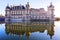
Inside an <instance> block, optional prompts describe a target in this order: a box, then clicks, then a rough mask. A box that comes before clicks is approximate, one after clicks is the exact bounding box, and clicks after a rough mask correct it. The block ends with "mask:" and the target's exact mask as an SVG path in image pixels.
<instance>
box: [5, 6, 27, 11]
mask: <svg viewBox="0 0 60 40" xmlns="http://www.w3.org/2000/svg"><path fill="white" fill-rule="evenodd" d="M6 9H10V10H21V9H23V10H25V9H26V8H25V7H24V6H13V7H9V6H7V7H6Z"/></svg>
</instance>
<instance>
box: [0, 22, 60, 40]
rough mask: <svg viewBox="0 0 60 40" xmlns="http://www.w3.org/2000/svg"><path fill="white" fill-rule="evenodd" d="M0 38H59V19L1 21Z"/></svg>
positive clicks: (39, 39) (19, 39) (23, 39)
mask: <svg viewBox="0 0 60 40" xmlns="http://www.w3.org/2000/svg"><path fill="white" fill-rule="evenodd" d="M0 40H60V21H56V22H24V23H9V24H8V23H2V24H0Z"/></svg>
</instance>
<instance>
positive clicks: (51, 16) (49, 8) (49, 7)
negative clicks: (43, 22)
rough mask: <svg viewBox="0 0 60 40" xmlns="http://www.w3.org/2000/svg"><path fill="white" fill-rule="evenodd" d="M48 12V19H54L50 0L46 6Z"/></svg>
mask: <svg viewBox="0 0 60 40" xmlns="http://www.w3.org/2000/svg"><path fill="white" fill-rule="evenodd" d="M48 14H49V20H54V6H53V5H52V2H51V3H50V6H48Z"/></svg>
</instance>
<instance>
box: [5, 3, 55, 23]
mask: <svg viewBox="0 0 60 40" xmlns="http://www.w3.org/2000/svg"><path fill="white" fill-rule="evenodd" d="M5 12H6V14H5V22H21V21H24V20H27V21H28V20H29V21H30V20H49V21H54V6H53V5H52V3H50V5H49V6H48V7H47V11H45V10H44V8H40V9H35V8H30V5H29V2H27V4H26V6H24V5H21V4H20V5H18V6H9V5H7V6H6V9H5Z"/></svg>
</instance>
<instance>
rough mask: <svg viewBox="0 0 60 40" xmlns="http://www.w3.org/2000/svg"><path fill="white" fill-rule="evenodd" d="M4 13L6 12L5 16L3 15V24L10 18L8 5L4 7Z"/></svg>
mask: <svg viewBox="0 0 60 40" xmlns="http://www.w3.org/2000/svg"><path fill="white" fill-rule="evenodd" d="M5 12H6V14H5V22H8V21H9V17H10V7H9V5H7V6H6V10H5Z"/></svg>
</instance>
